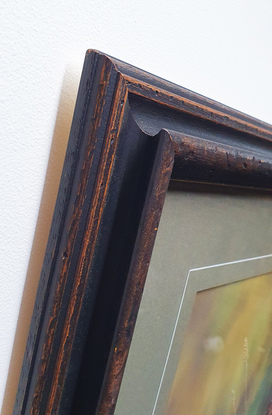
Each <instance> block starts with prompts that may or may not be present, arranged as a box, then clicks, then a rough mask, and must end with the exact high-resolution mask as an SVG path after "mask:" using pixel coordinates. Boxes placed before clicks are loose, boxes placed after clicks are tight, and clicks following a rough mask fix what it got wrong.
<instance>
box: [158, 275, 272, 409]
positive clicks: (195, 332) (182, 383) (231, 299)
mask: <svg viewBox="0 0 272 415" xmlns="http://www.w3.org/2000/svg"><path fill="white" fill-rule="evenodd" d="M271 283H272V274H267V275H262V276H259V277H254V278H250V279H247V280H243V281H240V282H236V283H232V284H229V285H225V286H220V287H217V288H212V289H208V290H205V291H201V292H198V293H197V294H196V297H195V302H194V306H193V311H192V314H191V317H190V322H189V324H188V327H187V330H186V335H185V340H184V344H183V347H182V352H181V355H180V359H179V363H178V367H177V371H176V374H175V378H174V382H173V385H172V388H171V392H170V395H169V400H168V403H167V407H166V412H165V414H166V415H229V414H230V415H268V414H270V413H272V412H270V410H272V408H271V400H272V348H271V345H272V289H271V288H272V287H271Z"/></svg>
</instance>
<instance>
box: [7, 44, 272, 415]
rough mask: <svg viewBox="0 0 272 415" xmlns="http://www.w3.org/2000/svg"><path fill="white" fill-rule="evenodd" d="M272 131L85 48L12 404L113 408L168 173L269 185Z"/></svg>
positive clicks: (236, 184)
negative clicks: (72, 116) (60, 173)
mask: <svg viewBox="0 0 272 415" xmlns="http://www.w3.org/2000/svg"><path fill="white" fill-rule="evenodd" d="M271 140H272V127H271V126H270V125H268V124H266V123H264V122H261V121H259V120H256V119H254V118H252V117H250V116H247V115H245V114H242V113H240V112H238V111H236V110H233V109H231V108H228V107H226V106H224V105H222V104H219V103H217V102H215V101H212V100H210V99H208V98H205V97H203V96H201V95H199V94H196V93H194V92H191V91H188V90H186V89H184V88H182V87H179V86H177V85H175V84H172V83H170V82H168V81H165V80H162V79H160V78H158V77H156V76H153V75H151V74H148V73H146V72H144V71H142V70H140V69H137V68H135V67H133V66H131V65H128V64H126V63H124V62H121V61H119V60H117V59H114V58H112V57H109V56H107V55H105V54H102V53H100V52H98V51H93V50H91V51H87V54H86V58H85V63H84V67H83V72H82V77H81V81H80V86H79V91H78V97H77V102H76V107H75V112H74V118H73V122H72V127H71V132H70V138H69V143H68V147H67V153H66V158H65V162H64V167H63V173H62V178H61V182H60V187H59V193H58V197H57V202H56V207H55V212H54V216H53V220H52V226H51V230H50V235H49V239H48V245H47V249H46V254H45V259H44V264H43V269H42V273H41V277H40V283H39V287H38V291H37V296H36V302H35V306H34V311H33V317H32V322H31V326H30V331H29V336H28V341H27V346H26V351H25V356H24V361H23V367H22V372H21V377H20V381H19V387H18V393H17V397H16V402H15V407H14V414H28V413H31V414H42V413H48V414H49V413H50V414H73V413H75V414H85V413H88V414H91V413H92V414H96V415H98V414H103V415H110V414H111V415H112V414H113V413H114V410H115V406H116V402H117V398H118V393H119V390H120V386H121V383H122V376H123V373H124V369H125V365H126V360H127V357H128V352H129V347H130V344H131V340H132V336H133V331H134V327H135V323H136V320H137V313H138V310H139V307H140V302H141V297H142V292H143V289H144V286H145V279H146V275H147V272H148V267H149V263H150V260H151V256H152V251H153V246H154V242H155V238H156V234H157V231H158V227H159V222H160V216H161V212H162V210H163V205H164V200H165V196H166V192H167V189H168V187H169V183H170V185H171V186H173V187H175V189H178V188H179V186H181V185H186V186H189V187H190V186H195V185H196V184H197V183H206V184H209V185H210V186H212V187H213V188H214V189H216V188H220V189H222V188H223V189H227V188H229V187H231V188H234V189H236V190H235V191H236V192H238V193H239V192H240V189H247V191H248V192H260V193H261V194H270V192H271V189H272V180H271V179H272V157H271V156H270V150H271V148H272V141H271ZM79 402H80V403H79ZM86 407H88V412H87V411H86V410H85V409H84V408H86Z"/></svg>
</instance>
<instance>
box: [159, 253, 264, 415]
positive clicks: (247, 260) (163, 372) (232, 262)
mask: <svg viewBox="0 0 272 415" xmlns="http://www.w3.org/2000/svg"><path fill="white" fill-rule="evenodd" d="M270 257H272V254H269V255H262V256H257V257H253V258H246V259H240V260H238V261H231V262H223V263H221V264H215V265H208V266H206V267H200V268H192V269H190V270H189V271H188V274H187V277H186V282H185V286H184V290H183V293H182V297H181V301H180V306H179V309H178V314H177V318H176V322H175V325H174V329H173V334H172V337H171V341H170V345H169V348H168V352H167V356H166V359H165V364H164V368H163V371H162V375H161V380H160V384H159V388H158V392H157V395H156V399H155V403H154V407H153V411H152V414H151V415H154V414H155V410H156V407H157V403H158V399H159V395H160V391H161V387H162V382H163V378H164V374H165V371H166V367H167V363H168V360H169V356H170V352H171V348H172V344H173V341H174V337H175V334H176V329H177V325H178V320H179V316H180V312H181V309H182V304H183V300H184V296H185V292H186V288H187V285H188V281H189V277H190V273H191V271H201V270H203V269H208V268H216V267H222V266H224V265H232V264H238V263H241V262H249V261H254V260H256V259H264V258H270Z"/></svg>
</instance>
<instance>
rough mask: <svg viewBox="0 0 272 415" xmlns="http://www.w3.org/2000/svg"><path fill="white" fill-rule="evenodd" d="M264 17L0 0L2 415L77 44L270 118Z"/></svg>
mask: <svg viewBox="0 0 272 415" xmlns="http://www.w3.org/2000/svg"><path fill="white" fill-rule="evenodd" d="M271 20H272V4H271V1H270V0H259V1H258V2H257V1H256V0H254V1H253V0H228V1H223V0H219V1H218V0H206V1H201V0H170V1H166V0H164V1H162V0H137V1H136V0H130V1H127V0H126V1H125V0H112V1H110V0H78V1H77V2H75V1H72V0H66V1H63V0H59V1H56V2H53V1H52V0H48V1H41V0H35V1H34V0H28V1H22V0H14V1H12V2H8V1H7V0H2V1H1V3H0V34H1V36H0V56H1V59H0V73H1V76H0V87H1V95H0V124H1V133H0V134H1V135H0V136H1V148H2V152H1V154H2V156H1V163H0V177H1V180H0V192H1V198H0V204H1V208H0V225H1V233H0V249H1V251H0V252H1V255H0V268H1V274H0V276H1V278H0V330H1V336H0V405H1V403H2V402H3V404H2V415H9V414H11V412H12V406H13V400H14V394H15V392H16V387H17V382H18V377H19V373H20V365H21V361H22V356H23V351H24V347H25V342H26V336H27V330H28V326H29V322H30V317H31V313H32V307H33V302H34V297H35V291H36V287H37V282H38V278H39V273H40V269H41V264H42V258H43V255H44V250H45V246H46V240H47V235H48V230H49V226H50V220H51V216H52V210H53V207H54V202H55V197H56V192H57V188H58V182H59V177H60V173H61V169H62V162H63V157H64V152H65V147H66V143H67V138H68V134H69V128H70V123H71V118H72V113H73V108H74V103H75V97H76V91H77V87H78V82H79V77H80V72H81V67H82V63H83V59H84V54H85V51H86V49H88V48H95V49H99V50H101V51H103V52H106V53H108V54H111V55H113V56H115V57H117V58H119V59H122V60H124V61H127V62H129V63H131V64H134V65H136V66H139V67H141V68H143V69H146V70H148V71H150V72H153V73H155V74H157V75H159V76H162V77H164V78H167V79H169V80H171V81H173V82H176V83H178V84H180V85H182V86H184V87H187V88H189V89H192V90H194V91H196V92H199V93H201V94H203V95H206V96H208V97H210V98H213V99H215V100H217V101H220V102H223V103H224V104H227V105H230V106H232V107H234V108H237V109H239V110H241V111H243V112H246V113H248V114H250V115H253V116H255V117H257V118H260V119H262V120H264V121H267V122H270V123H272V105H271V95H272V82H271V73H272V54H271V40H272V39H271V38H272V29H271ZM4 395H5V398H4Z"/></svg>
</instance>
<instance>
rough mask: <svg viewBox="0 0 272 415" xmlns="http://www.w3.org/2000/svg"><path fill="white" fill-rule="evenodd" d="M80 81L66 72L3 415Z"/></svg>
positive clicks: (14, 381)
mask: <svg viewBox="0 0 272 415" xmlns="http://www.w3.org/2000/svg"><path fill="white" fill-rule="evenodd" d="M78 78H79V77H78V74H75V71H73V70H71V69H70V70H69V69H67V70H66V71H65V74H64V79H63V84H62V88H61V94H60V101H59V107H58V112H57V117H56V122H55V129H54V135H53V140H52V145H51V150H50V156H49V162H48V167H47V172H46V177H45V183H44V189H43V194H42V199H41V204H40V209H39V215H38V220H37V225H36V230H35V235H34V240H33V245H32V249H31V254H30V260H29V265H28V270H27V275H26V281H25V287H24V292H23V296H22V302H21V307H20V312H19V317H18V322H17V327H16V333H15V338H14V343H13V350H12V355H11V361H10V366H9V372H8V378H7V384H6V389H5V395H4V400H3V405H2V410H1V415H10V414H12V412H13V406H14V402H15V397H16V393H17V387H18V382H19V377H20V372H21V366H22V362H23V357H24V351H25V347H26V341H27V336H28V330H29V326H30V322H31V316H32V312H33V307H34V302H35V296H36V291H37V287H38V283H39V277H40V273H41V269H42V264H43V258H44V254H45V249H46V244H47V239H48V235H49V230H50V225H51V220H52V216H53V211H54V207H55V202H56V197H57V193H58V187H59V182H60V177H61V172H62V167H63V161H64V157H65V152H66V147H67V142H68V138H69V132H70V127H71V122H72V117H73V111H74V106H75V100H76V94H77V89H78Z"/></svg>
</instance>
